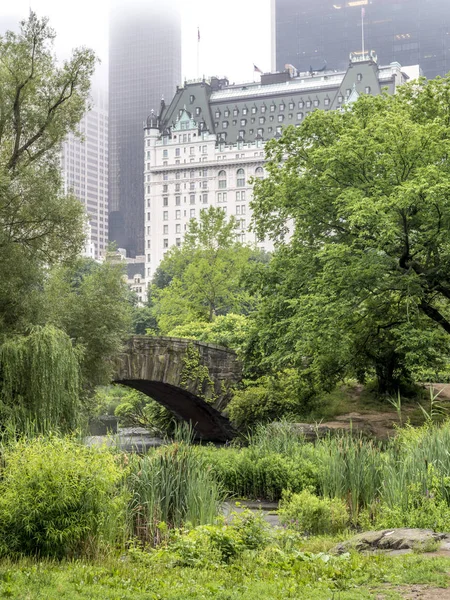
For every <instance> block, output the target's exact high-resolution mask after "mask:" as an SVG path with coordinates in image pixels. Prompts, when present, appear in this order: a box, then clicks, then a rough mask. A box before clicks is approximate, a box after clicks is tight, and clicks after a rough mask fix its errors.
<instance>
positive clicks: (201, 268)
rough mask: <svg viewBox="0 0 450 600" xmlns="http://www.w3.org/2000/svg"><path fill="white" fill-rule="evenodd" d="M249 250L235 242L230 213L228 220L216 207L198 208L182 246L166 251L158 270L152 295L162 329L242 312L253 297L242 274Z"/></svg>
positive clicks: (233, 222) (232, 220) (166, 329)
mask: <svg viewBox="0 0 450 600" xmlns="http://www.w3.org/2000/svg"><path fill="white" fill-rule="evenodd" d="M253 254H254V251H253V250H252V249H251V248H249V247H247V246H244V245H242V244H240V243H238V242H236V220H235V219H234V217H231V218H230V219H227V217H226V215H225V214H224V212H223V211H222V210H221V209H220V208H214V207H210V208H209V209H208V210H202V211H201V213H200V218H199V220H198V221H197V220H195V219H192V220H191V221H190V224H189V230H188V232H187V234H186V236H185V239H184V243H183V245H182V246H181V247H180V248H172V250H170V251H169V252H168V253H167V254H166V257H165V258H164V260H163V261H162V263H161V265H160V268H159V270H158V272H157V277H156V285H154V286H153V289H152V291H151V297H152V299H153V301H154V306H155V309H154V310H155V316H156V318H157V321H158V326H159V328H160V330H161V332H162V333H167V332H168V331H170V330H171V329H173V328H174V327H176V326H177V325H182V324H185V323H188V322H190V321H207V322H211V321H213V320H214V318H215V317H216V316H218V315H224V314H226V313H228V312H230V311H233V312H238V313H239V312H245V310H246V309H247V308H248V306H249V305H250V303H251V301H250V297H249V295H248V294H247V293H246V292H245V291H244V290H243V288H242V286H241V276H242V273H243V270H244V268H245V267H246V265H247V264H248V261H249V259H250V257H251V256H252V255H253ZM158 286H159V287H158ZM161 286H163V287H161Z"/></svg>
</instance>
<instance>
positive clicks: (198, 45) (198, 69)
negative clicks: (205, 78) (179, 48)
mask: <svg viewBox="0 0 450 600" xmlns="http://www.w3.org/2000/svg"><path fill="white" fill-rule="evenodd" d="M199 78H200V27H197V79H199Z"/></svg>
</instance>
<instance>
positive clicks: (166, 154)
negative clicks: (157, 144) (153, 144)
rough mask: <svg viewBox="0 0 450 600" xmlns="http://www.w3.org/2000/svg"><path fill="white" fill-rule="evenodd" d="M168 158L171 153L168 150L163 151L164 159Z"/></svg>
mask: <svg viewBox="0 0 450 600" xmlns="http://www.w3.org/2000/svg"><path fill="white" fill-rule="evenodd" d="M168 156H169V151H168V150H163V158H167V157H168ZM149 158H150V157H149Z"/></svg>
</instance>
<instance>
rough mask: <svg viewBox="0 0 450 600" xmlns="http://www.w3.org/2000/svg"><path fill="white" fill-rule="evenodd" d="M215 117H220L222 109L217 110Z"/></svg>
mask: <svg viewBox="0 0 450 600" xmlns="http://www.w3.org/2000/svg"><path fill="white" fill-rule="evenodd" d="M215 117H216V119H220V110H216V114H215Z"/></svg>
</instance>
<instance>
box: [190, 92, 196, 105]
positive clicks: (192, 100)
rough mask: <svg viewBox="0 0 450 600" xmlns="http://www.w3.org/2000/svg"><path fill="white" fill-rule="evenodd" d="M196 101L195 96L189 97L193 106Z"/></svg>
mask: <svg viewBox="0 0 450 600" xmlns="http://www.w3.org/2000/svg"><path fill="white" fill-rule="evenodd" d="M194 100H195V96H193V95H192V94H191V95H190V96H189V102H190V103H191V104H193V102H194Z"/></svg>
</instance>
